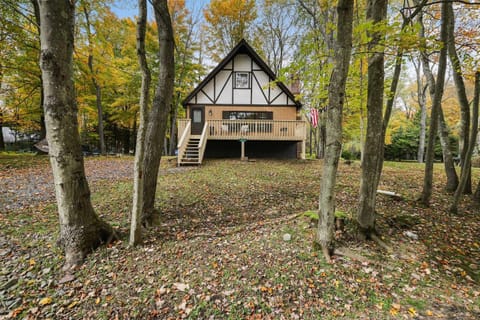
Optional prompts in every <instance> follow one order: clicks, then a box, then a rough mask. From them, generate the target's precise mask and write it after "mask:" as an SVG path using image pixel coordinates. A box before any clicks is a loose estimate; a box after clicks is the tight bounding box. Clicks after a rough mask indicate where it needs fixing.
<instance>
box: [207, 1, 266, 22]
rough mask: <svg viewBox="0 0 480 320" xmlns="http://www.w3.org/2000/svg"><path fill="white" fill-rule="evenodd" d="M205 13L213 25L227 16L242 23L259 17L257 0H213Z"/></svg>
mask: <svg viewBox="0 0 480 320" xmlns="http://www.w3.org/2000/svg"><path fill="white" fill-rule="evenodd" d="M204 15H205V19H206V20H207V21H208V22H209V23H211V24H213V25H215V24H218V23H219V22H220V21H222V20H223V19H225V18H229V19H231V20H232V22H234V21H237V23H241V21H251V20H254V19H255V18H256V17H257V13H256V10H255V1H252V0H212V1H211V2H210V5H209V6H208V8H207V9H206V10H205V11H204Z"/></svg>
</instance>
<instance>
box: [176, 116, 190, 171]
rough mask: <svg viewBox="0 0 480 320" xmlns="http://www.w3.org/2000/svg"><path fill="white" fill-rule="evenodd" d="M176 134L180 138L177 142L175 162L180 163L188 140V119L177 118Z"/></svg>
mask: <svg viewBox="0 0 480 320" xmlns="http://www.w3.org/2000/svg"><path fill="white" fill-rule="evenodd" d="M178 134H179V136H180V139H179V140H178V144H177V150H178V154H177V163H178V165H180V161H181V160H182V157H183V154H184V153H185V149H186V148H187V144H188V140H190V119H181V120H178Z"/></svg>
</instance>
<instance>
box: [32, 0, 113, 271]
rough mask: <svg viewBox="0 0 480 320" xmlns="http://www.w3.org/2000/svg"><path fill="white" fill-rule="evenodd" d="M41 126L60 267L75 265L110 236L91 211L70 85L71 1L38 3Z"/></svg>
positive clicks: (110, 232) (60, 0)
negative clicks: (62, 253) (52, 184)
mask: <svg viewBox="0 0 480 320" xmlns="http://www.w3.org/2000/svg"><path fill="white" fill-rule="evenodd" d="M38 4H39V6H40V19H41V22H42V23H41V54H40V66H41V69H42V77H43V84H44V88H43V90H44V93H45V103H44V110H45V122H46V126H47V140H48V145H49V154H50V162H51V166H52V171H53V178H54V182H55V191H56V198H57V205H58V213H59V219H60V238H59V243H60V244H61V246H62V247H63V249H64V250H65V267H71V266H75V265H78V264H80V263H81V262H82V260H83V259H84V258H85V256H86V255H87V254H88V253H89V252H90V251H91V250H93V249H95V248H96V247H97V246H99V245H100V244H101V243H102V242H108V241H109V240H111V239H112V238H113V237H114V236H115V233H114V231H113V229H112V228H111V227H110V226H109V225H108V224H107V223H105V222H104V221H102V220H101V219H100V218H99V217H98V216H97V215H96V214H95V211H94V210H93V207H92V204H91V201H90V190H89V188H88V183H87V179H86V178H85V169H84V165H83V157H82V150H81V146H80V135H79V133H78V123H77V105H76V101H75V89H74V83H73V61H72V53H73V43H74V11H75V5H74V4H73V2H70V1H65V0H51V1H39V2H38Z"/></svg>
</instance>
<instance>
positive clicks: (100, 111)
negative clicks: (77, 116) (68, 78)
mask: <svg viewBox="0 0 480 320" xmlns="http://www.w3.org/2000/svg"><path fill="white" fill-rule="evenodd" d="M83 14H84V15H85V21H86V24H87V25H86V30H87V40H88V47H89V48H88V70H89V71H90V77H91V80H92V84H93V86H94V88H95V102H96V106H97V117H98V138H99V140H100V141H99V142H100V153H101V154H102V155H105V154H106V153H107V150H106V147H105V135H104V130H103V107H102V88H101V87H100V84H99V83H98V81H97V79H96V77H95V70H94V68H93V53H92V52H93V50H92V31H91V24H90V14H89V12H88V9H87V7H86V6H85V4H84V5H83Z"/></svg>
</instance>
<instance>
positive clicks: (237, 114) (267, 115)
mask: <svg viewBox="0 0 480 320" xmlns="http://www.w3.org/2000/svg"><path fill="white" fill-rule="evenodd" d="M222 118H223V119H226V120H273V112H271V111H223V114H222Z"/></svg>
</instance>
